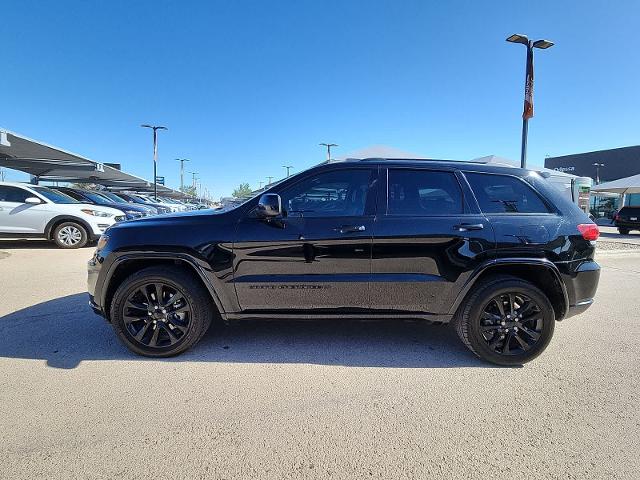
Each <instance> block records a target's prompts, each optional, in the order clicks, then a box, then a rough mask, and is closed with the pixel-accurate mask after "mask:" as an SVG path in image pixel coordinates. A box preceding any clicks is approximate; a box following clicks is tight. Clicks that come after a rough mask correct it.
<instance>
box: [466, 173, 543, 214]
mask: <svg viewBox="0 0 640 480" xmlns="http://www.w3.org/2000/svg"><path fill="white" fill-rule="evenodd" d="M464 175H465V177H466V178H467V180H468V181H469V185H471V189H472V190H473V193H474V194H475V196H476V199H477V200H478V204H479V205H480V210H482V211H483V212H484V213H550V212H551V210H550V209H549V207H548V206H547V204H546V203H545V202H544V200H542V198H541V197H540V195H538V193H537V192H536V191H535V190H534V189H533V188H531V186H529V184H527V183H526V182H525V181H523V180H522V179H520V178H518V177H512V176H510V175H499V174H498V175H497V174H492V173H469V172H467V173H465V174H464Z"/></svg>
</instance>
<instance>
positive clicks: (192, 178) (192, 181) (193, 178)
mask: <svg viewBox="0 0 640 480" xmlns="http://www.w3.org/2000/svg"><path fill="white" fill-rule="evenodd" d="M189 173H190V174H191V187H193V189H194V190H195V189H196V180H197V177H196V175H198V172H189ZM194 196H195V195H194Z"/></svg>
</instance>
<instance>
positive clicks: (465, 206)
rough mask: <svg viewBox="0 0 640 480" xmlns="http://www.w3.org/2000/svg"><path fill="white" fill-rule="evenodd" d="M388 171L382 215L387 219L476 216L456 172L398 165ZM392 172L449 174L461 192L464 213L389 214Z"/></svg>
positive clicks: (388, 167)
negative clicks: (407, 171) (390, 173)
mask: <svg viewBox="0 0 640 480" xmlns="http://www.w3.org/2000/svg"><path fill="white" fill-rule="evenodd" d="M385 170H386V182H385V183H386V188H385V202H384V212H383V213H382V215H384V216H385V217H391V218H442V217H459V216H464V215H474V213H472V212H471V211H470V209H469V205H468V204H467V201H466V200H467V199H466V197H465V189H464V188H463V185H462V184H461V183H460V179H459V178H458V175H456V171H455V170H447V169H440V168H423V167H420V166H413V165H397V166H385ZM391 170H411V171H419V172H435V173H448V174H450V175H451V176H452V177H453V178H454V180H455V182H456V185H458V188H459V190H460V202H461V206H462V211H461V212H458V213H432V214H425V215H422V214H416V213H389V184H390V182H389V172H390V171H391Z"/></svg>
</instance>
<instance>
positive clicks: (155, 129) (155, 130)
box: [140, 124, 168, 202]
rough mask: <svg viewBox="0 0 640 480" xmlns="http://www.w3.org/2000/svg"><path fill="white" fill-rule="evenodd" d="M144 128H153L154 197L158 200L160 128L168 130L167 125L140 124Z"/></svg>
mask: <svg viewBox="0 0 640 480" xmlns="http://www.w3.org/2000/svg"><path fill="white" fill-rule="evenodd" d="M140 126H141V127H143V128H151V129H153V198H154V200H155V201H156V202H157V201H158V130H168V128H167V127H161V126H157V125H147V124H143V125H140Z"/></svg>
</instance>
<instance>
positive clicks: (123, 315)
mask: <svg viewBox="0 0 640 480" xmlns="http://www.w3.org/2000/svg"><path fill="white" fill-rule="evenodd" d="M155 285H161V290H160V291H161V292H162V293H161V294H160V297H159V298H160V300H161V303H162V304H166V311H167V313H163V312H164V310H163V309H162V307H161V308H160V309H156V308H155V306H158V305H156V303H157V302H156V301H155V299H154V292H155V291H157V290H155V288H156V287H155ZM173 292H176V293H179V294H180V295H181V296H182V298H181V299H180V300H177V301H176V302H173V301H171V300H172V299H173V298H175V297H173V296H171V295H173ZM155 297H157V295H155ZM145 298H146V303H145V300H144V299H145ZM128 301H131V303H129V302H128ZM134 305H137V306H134ZM138 307H144V308H138ZM185 309H186V310H185ZM150 312H153V313H150ZM216 312H217V310H216V308H215V305H214V303H213V301H212V299H211V295H210V294H209V292H208V291H207V289H206V288H205V287H204V286H203V285H202V284H201V283H200V281H199V280H198V279H196V278H194V276H193V275H192V274H190V273H189V272H187V271H184V270H182V269H180V268H175V267H149V268H145V269H144V270H140V271H139V272H136V273H134V274H132V275H131V276H129V277H127V278H126V279H125V280H124V281H123V282H122V284H121V285H120V286H119V287H118V289H117V290H116V292H115V294H114V296H113V300H112V302H111V308H110V319H111V323H112V325H113V328H114V330H115V332H116V335H117V336H118V338H119V339H120V341H122V343H124V344H125V346H126V347H127V348H129V350H131V351H132V352H134V353H137V354H139V355H144V356H147V357H157V358H158V357H159V358H163V357H172V356H174V355H178V354H180V353H182V352H184V351H185V350H188V349H189V348H191V347H192V346H193V345H195V344H196V343H197V342H198V341H200V339H201V338H202V337H203V336H204V334H205V333H206V332H207V330H208V329H209V326H210V325H211V320H212V318H213V317H214V315H215V313H216ZM176 315H177V316H176ZM172 316H173V319H172ZM180 316H183V318H178V317H180ZM134 317H136V318H137V317H140V319H139V320H134V321H131V318H134ZM162 317H164V319H163V318H162ZM145 326H146V327H145ZM145 328H146V329H145ZM143 329H145V331H144V332H142V330H143ZM156 331H158V333H157V334H156ZM141 333H142V335H140V334H141ZM136 335H138V336H139V337H138V339H137V338H136ZM154 335H155V337H156V342H155V345H154V342H153V338H154ZM172 337H173V338H172ZM174 340H175V342H174Z"/></svg>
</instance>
